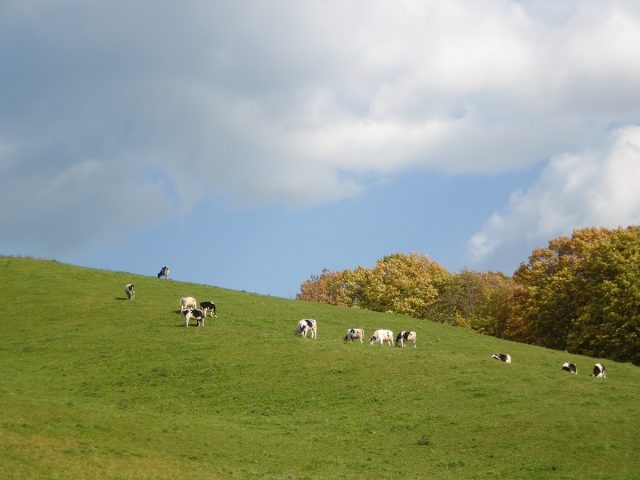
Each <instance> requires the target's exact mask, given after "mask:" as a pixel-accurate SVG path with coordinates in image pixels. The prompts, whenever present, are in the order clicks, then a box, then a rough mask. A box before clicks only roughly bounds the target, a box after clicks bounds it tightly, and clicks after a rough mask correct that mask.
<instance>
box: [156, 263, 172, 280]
mask: <svg viewBox="0 0 640 480" xmlns="http://www.w3.org/2000/svg"><path fill="white" fill-rule="evenodd" d="M158 278H164V279H167V278H169V267H167V266H166V265H165V266H163V267H162V268H161V269H160V273H158Z"/></svg>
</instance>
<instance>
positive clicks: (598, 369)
mask: <svg viewBox="0 0 640 480" xmlns="http://www.w3.org/2000/svg"><path fill="white" fill-rule="evenodd" d="M591 376H592V377H596V378H607V370H606V368H604V365H602V364H601V363H596V364H595V365H594V366H593V373H592V374H591Z"/></svg>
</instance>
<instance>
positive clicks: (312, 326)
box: [295, 318, 318, 338]
mask: <svg viewBox="0 0 640 480" xmlns="http://www.w3.org/2000/svg"><path fill="white" fill-rule="evenodd" d="M295 332H296V335H300V336H302V337H305V338H306V336H307V333H308V332H311V338H316V336H317V335H318V324H317V323H316V321H315V320H314V319H313V318H303V319H302V320H300V321H299V322H298V326H297V327H296V330H295Z"/></svg>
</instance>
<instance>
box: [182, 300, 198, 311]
mask: <svg viewBox="0 0 640 480" xmlns="http://www.w3.org/2000/svg"><path fill="white" fill-rule="evenodd" d="M190 308H198V303H197V302H196V299H195V298H193V297H182V298H181V299H180V310H187V309H190Z"/></svg>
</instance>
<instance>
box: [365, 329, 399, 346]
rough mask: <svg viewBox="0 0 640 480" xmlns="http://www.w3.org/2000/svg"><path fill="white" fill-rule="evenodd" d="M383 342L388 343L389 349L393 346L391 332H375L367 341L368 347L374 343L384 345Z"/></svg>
mask: <svg viewBox="0 0 640 480" xmlns="http://www.w3.org/2000/svg"><path fill="white" fill-rule="evenodd" d="M384 342H388V343H389V346H390V347H391V346H393V332H392V331H391V330H376V331H375V332H373V335H372V337H371V338H370V339H369V345H371V344H376V343H379V344H380V345H384Z"/></svg>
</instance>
